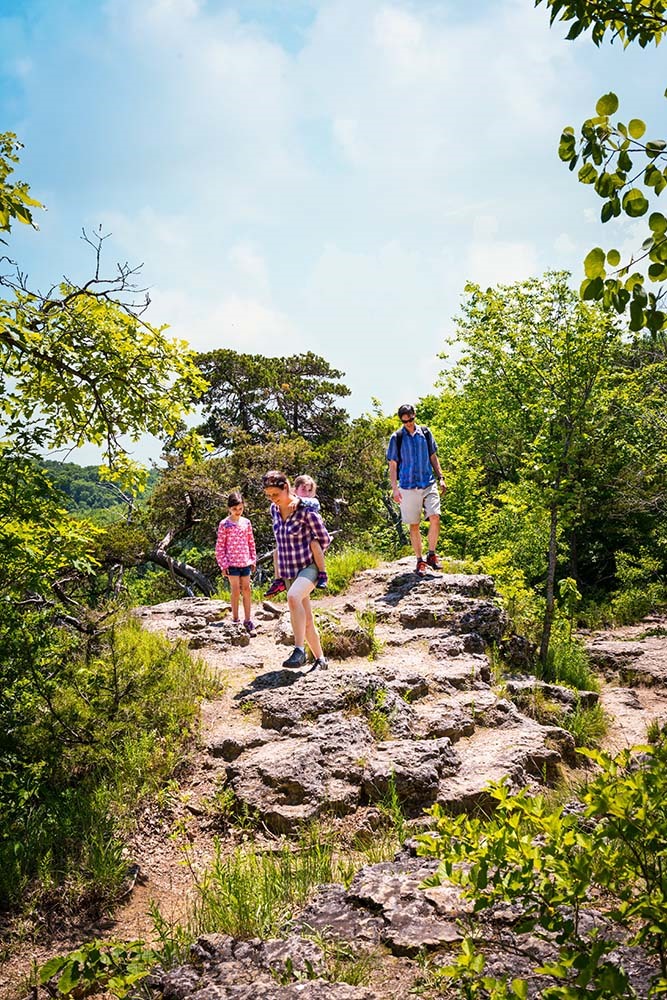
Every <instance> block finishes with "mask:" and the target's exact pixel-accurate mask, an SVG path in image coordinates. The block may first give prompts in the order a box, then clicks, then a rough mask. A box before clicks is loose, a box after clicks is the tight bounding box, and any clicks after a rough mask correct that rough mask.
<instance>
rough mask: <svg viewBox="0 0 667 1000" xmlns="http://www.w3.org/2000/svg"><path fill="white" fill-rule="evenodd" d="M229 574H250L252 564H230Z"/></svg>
mask: <svg viewBox="0 0 667 1000" xmlns="http://www.w3.org/2000/svg"><path fill="white" fill-rule="evenodd" d="M227 573H228V574H229V576H250V566H228V567H227Z"/></svg>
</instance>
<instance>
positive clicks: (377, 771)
mask: <svg viewBox="0 0 667 1000" xmlns="http://www.w3.org/2000/svg"><path fill="white" fill-rule="evenodd" d="M460 766H461V761H460V758H459V755H458V754H457V752H456V750H454V748H453V747H452V745H451V742H450V740H448V739H447V738H446V737H444V738H442V739H435V740H391V741H387V742H385V743H379V744H378V745H377V747H376V748H375V749H374V750H373V751H371V753H370V754H369V756H368V759H367V762H366V766H365V768H364V773H363V790H364V793H365V794H366V797H367V798H368V800H369V801H371V802H373V801H378V800H381V799H383V798H384V797H386V795H387V793H388V792H389V790H390V783H391V782H393V784H394V786H395V788H396V793H397V794H398V796H399V798H400V800H401V802H402V803H403V805H404V806H405V808H406V809H408V810H412V811H415V810H416V811H421V809H422V808H423V807H424V806H426V805H428V804H429V803H431V802H433V801H434V800H435V797H436V795H437V793H438V788H439V785H440V781H441V779H442V778H443V777H445V776H448V775H451V774H454V773H456V771H457V770H458V769H459V767H460Z"/></svg>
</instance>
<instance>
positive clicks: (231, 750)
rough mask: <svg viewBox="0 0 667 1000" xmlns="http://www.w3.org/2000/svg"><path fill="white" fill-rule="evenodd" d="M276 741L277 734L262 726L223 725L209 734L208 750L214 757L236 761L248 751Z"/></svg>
mask: <svg viewBox="0 0 667 1000" xmlns="http://www.w3.org/2000/svg"><path fill="white" fill-rule="evenodd" d="M274 739H276V733H274V732H272V731H271V730H267V729H262V727H261V726H252V725H242V724H233V723H227V722H225V723H222V724H221V725H219V726H217V728H216V729H214V730H212V732H211V733H210V734H209V738H208V742H207V745H206V749H207V751H208V752H209V754H210V755H211V756H212V757H222V759H223V760H226V761H231V760H236V758H237V757H240V756H241V754H242V753H244V752H245V751H246V750H250V749H252V748H253V747H259V746H263V745H264V744H265V743H269V742H270V741H271V740H274Z"/></svg>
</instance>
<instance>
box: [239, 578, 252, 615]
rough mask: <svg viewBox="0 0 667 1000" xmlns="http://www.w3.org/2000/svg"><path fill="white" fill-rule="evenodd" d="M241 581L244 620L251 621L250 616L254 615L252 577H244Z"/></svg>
mask: <svg viewBox="0 0 667 1000" xmlns="http://www.w3.org/2000/svg"><path fill="white" fill-rule="evenodd" d="M240 579H241V595H242V597H243V618H244V621H250V616H251V613H252V593H251V590H250V577H249V576H242V577H241V578H240Z"/></svg>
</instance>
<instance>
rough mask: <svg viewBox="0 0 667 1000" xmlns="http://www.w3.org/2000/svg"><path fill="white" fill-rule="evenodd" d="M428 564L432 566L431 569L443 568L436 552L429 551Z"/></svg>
mask: <svg viewBox="0 0 667 1000" xmlns="http://www.w3.org/2000/svg"><path fill="white" fill-rule="evenodd" d="M426 565H427V566H430V568H431V569H442V563H441V562H440V560H439V559H438V557H437V556H436V554H435V552H429V554H428V555H427V556H426Z"/></svg>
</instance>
